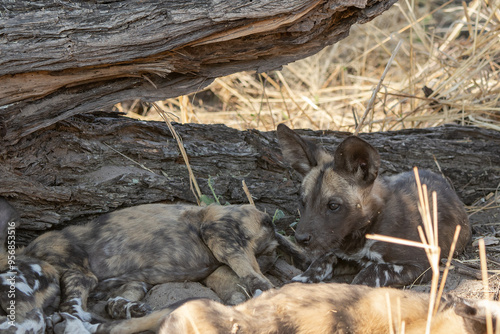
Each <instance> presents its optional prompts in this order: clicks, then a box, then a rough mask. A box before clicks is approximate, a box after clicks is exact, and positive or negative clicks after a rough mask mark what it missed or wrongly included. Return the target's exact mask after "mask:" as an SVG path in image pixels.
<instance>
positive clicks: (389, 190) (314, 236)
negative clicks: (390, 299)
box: [277, 124, 471, 286]
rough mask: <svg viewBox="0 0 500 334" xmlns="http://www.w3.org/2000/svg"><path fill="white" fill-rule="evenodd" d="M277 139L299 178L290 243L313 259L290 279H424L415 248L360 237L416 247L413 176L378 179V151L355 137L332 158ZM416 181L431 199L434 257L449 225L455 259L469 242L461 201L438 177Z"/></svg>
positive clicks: (292, 137) (281, 129)
mask: <svg viewBox="0 0 500 334" xmlns="http://www.w3.org/2000/svg"><path fill="white" fill-rule="evenodd" d="M277 135H278V140H279V143H280V146H281V149H282V152H283V157H284V158H285V160H286V161H287V162H288V163H290V165H291V166H292V167H293V168H294V169H295V170H296V171H297V172H299V173H300V174H301V175H302V176H303V181H302V186H301V195H300V196H301V197H300V221H299V223H298V225H297V227H296V230H295V239H296V240H297V242H298V243H299V244H301V245H302V246H304V247H305V248H306V249H307V250H308V251H309V252H310V253H311V254H312V255H313V256H314V257H315V258H317V260H316V261H315V262H314V263H313V264H311V266H310V267H309V269H308V270H307V271H306V272H305V273H304V274H302V275H299V276H297V277H295V278H294V280H296V281H302V282H318V281H322V280H326V279H330V278H331V276H332V274H333V272H334V271H335V269H336V267H338V269H340V268H341V267H342V266H341V264H345V263H346V262H348V263H353V264H355V265H356V266H357V267H358V268H359V269H360V271H359V272H358V273H357V275H356V276H355V278H354V280H353V282H352V283H353V284H364V285H369V286H404V285H407V284H411V283H413V282H415V281H416V280H417V279H419V278H420V279H422V281H427V280H429V279H430V277H431V272H430V270H427V269H428V268H429V263H428V260H427V257H426V255H425V252H424V250H423V249H419V248H415V247H410V246H403V245H397V244H392V243H386V242H378V241H374V240H367V239H366V238H365V235H366V234H382V235H386V236H391V237H396V238H402V239H408V240H413V241H420V237H419V234H418V231H417V226H419V225H421V224H422V219H421V216H420V213H419V211H418V208H417V203H418V192H417V187H416V182H415V176H414V174H413V172H406V173H401V174H397V175H394V176H389V177H382V176H379V175H378V173H379V167H380V157H379V153H378V151H377V150H376V149H375V148H374V147H372V146H371V145H370V144H368V143H367V142H366V141H364V140H362V139H360V138H358V137H355V136H351V137H348V138H346V139H345V140H344V141H343V142H342V143H340V145H339V146H338V147H337V149H336V151H335V153H334V154H333V155H332V154H330V153H328V152H327V151H326V150H325V149H323V148H322V147H320V146H318V145H316V144H315V143H313V142H311V141H309V140H306V139H304V138H302V137H301V136H299V135H298V134H297V133H296V132H294V131H293V130H291V129H289V128H288V127H287V126H286V125H284V124H280V125H278V129H277ZM419 177H420V180H421V183H422V184H426V185H427V187H428V190H429V194H431V193H432V192H433V191H435V192H436V193H437V201H438V202H437V207H438V231H439V232H438V239H439V240H438V241H439V246H440V247H441V254H442V255H443V256H447V254H448V253H449V250H450V246H451V243H452V239H453V235H454V233H455V228H456V226H457V225H458V226H460V227H461V232H460V235H459V238H458V242H457V244H456V249H455V253H456V254H458V253H461V252H462V251H463V250H464V248H465V247H466V245H467V243H468V242H469V240H470V236H471V229H470V225H469V220H468V217H467V214H466V212H465V209H464V206H463V204H462V202H461V201H460V199H459V198H458V196H457V195H456V193H455V192H454V191H453V189H452V188H451V186H450V184H449V183H448V182H447V181H446V180H445V179H444V178H443V177H442V176H440V175H437V174H435V173H433V172H431V171H426V170H423V171H420V172H419Z"/></svg>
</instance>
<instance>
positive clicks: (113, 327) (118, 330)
mask: <svg viewBox="0 0 500 334" xmlns="http://www.w3.org/2000/svg"><path fill="white" fill-rule="evenodd" d="M194 299H199V298H188V299H185V300H182V301H179V302H177V303H174V304H172V305H169V306H167V307H166V308H163V309H161V310H158V311H154V312H153V313H151V314H148V315H146V316H144V317H140V318H131V319H127V320H116V321H111V322H107V323H103V324H99V325H98V327H97V329H96V330H95V331H93V333H95V334H105V333H106V334H132V333H139V332H141V333H142V332H144V331H153V332H155V333H156V332H157V331H158V329H159V327H160V325H161V323H162V322H163V319H165V317H166V316H168V315H169V314H170V313H172V312H173V311H174V310H175V309H176V308H178V307H180V306H182V305H183V304H184V303H186V302H188V301H190V300H194Z"/></svg>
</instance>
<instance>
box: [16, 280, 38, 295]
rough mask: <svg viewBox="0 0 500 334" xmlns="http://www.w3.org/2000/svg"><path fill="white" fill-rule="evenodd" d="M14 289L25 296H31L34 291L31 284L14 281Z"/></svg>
mask: <svg viewBox="0 0 500 334" xmlns="http://www.w3.org/2000/svg"><path fill="white" fill-rule="evenodd" d="M16 290H17V291H19V292H22V293H23V294H25V295H26V296H32V295H33V292H34V291H33V289H32V288H31V286H29V285H28V284H27V283H25V282H16Z"/></svg>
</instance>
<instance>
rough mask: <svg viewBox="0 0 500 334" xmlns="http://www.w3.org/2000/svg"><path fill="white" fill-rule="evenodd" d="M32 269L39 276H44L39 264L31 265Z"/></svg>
mask: <svg viewBox="0 0 500 334" xmlns="http://www.w3.org/2000/svg"><path fill="white" fill-rule="evenodd" d="M30 267H31V270H33V271H34V272H36V273H37V274H38V275H40V276H41V275H42V267H41V266H40V265H39V264H32V265H30Z"/></svg>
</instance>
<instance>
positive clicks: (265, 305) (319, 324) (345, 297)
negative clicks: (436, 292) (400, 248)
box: [96, 283, 500, 334]
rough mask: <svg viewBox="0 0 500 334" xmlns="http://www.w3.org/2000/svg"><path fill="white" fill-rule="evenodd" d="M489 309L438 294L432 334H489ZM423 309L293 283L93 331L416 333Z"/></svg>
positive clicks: (493, 306)
mask: <svg viewBox="0 0 500 334" xmlns="http://www.w3.org/2000/svg"><path fill="white" fill-rule="evenodd" d="M487 307H488V308H489V309H490V314H492V315H493V325H494V324H495V322H496V319H498V317H500V305H499V303H498V302H489V301H484V300H483V301H477V300H476V301H469V300H463V299H460V298H457V297H453V296H450V295H448V296H446V297H444V298H442V299H441V302H440V304H439V308H438V310H437V312H436V314H435V315H434V316H433V317H432V322H431V328H430V329H431V331H430V332H431V333H432V334H449V333H453V334H483V333H486V308H487ZM428 308H429V295H428V294H426V293H418V292H413V291H409V290H399V289H393V288H371V287H367V286H362V285H347V284H338V283H327V284H303V283H292V284H287V285H285V286H284V287H282V288H281V289H279V290H276V289H271V290H268V291H266V292H264V293H263V294H262V295H260V296H258V297H256V298H253V299H250V300H248V301H247V302H245V303H243V304H239V305H236V306H224V305H222V304H220V303H217V302H215V301H212V300H208V299H198V300H191V301H187V302H185V303H184V304H181V305H173V306H171V307H169V308H166V309H163V310H160V311H157V312H154V313H151V314H149V315H147V316H146V317H143V318H134V319H129V320H124V321H115V322H111V323H107V324H102V325H99V328H98V329H97V331H96V332H97V333H111V334H130V333H139V332H143V331H145V330H154V331H157V332H158V333H161V334H171V333H183V334H198V333H203V334H226V333H242V334H243V333H250V334H252V333H255V334H257V333H283V334H285V333H294V334H311V333H315V334H323V333H338V334H347V333H353V334H386V333H391V332H396V333H403V332H404V333H407V334H421V333H425V331H426V323H427V313H428ZM390 321H392V323H391V322H390ZM403 322H404V329H403V325H402V323H403ZM390 326H392V331H391V327H390Z"/></svg>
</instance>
